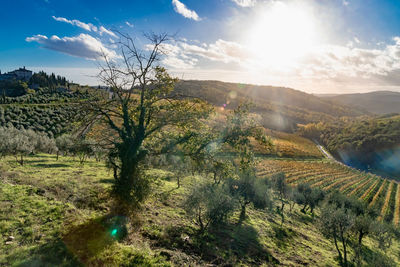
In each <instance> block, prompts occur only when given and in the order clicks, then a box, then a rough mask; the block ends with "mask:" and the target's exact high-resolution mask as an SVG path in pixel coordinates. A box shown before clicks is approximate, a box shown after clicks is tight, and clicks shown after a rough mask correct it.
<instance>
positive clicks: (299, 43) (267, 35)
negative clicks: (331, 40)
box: [246, 2, 317, 67]
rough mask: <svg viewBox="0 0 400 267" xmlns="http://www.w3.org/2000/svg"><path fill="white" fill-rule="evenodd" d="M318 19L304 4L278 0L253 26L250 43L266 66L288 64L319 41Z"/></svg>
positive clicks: (261, 14)
mask: <svg viewBox="0 0 400 267" xmlns="http://www.w3.org/2000/svg"><path fill="white" fill-rule="evenodd" d="M316 39H317V32H316V23H315V21H314V18H313V16H312V13H311V12H310V11H309V10H308V9H307V8H306V7H304V6H301V5H289V4H286V3H282V2H275V3H273V4H271V5H270V6H268V7H267V8H266V9H265V10H262V11H260V14H259V16H258V18H257V19H256V22H255V23H254V25H253V26H251V27H250V29H249V32H248V36H247V37H246V40H247V47H248V48H249V50H250V53H251V54H252V55H253V58H254V59H255V60H256V61H258V62H259V63H260V64H262V65H263V66H274V67H287V66H289V65H293V64H294V63H295V61H296V60H297V59H298V58H300V57H302V56H303V55H305V54H306V53H307V52H308V51H310V49H312V47H313V46H314V44H315V43H316Z"/></svg>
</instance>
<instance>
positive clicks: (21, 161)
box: [19, 154, 24, 166]
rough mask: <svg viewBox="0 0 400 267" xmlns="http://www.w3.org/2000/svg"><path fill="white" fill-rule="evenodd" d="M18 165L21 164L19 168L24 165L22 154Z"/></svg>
mask: <svg viewBox="0 0 400 267" xmlns="http://www.w3.org/2000/svg"><path fill="white" fill-rule="evenodd" d="M19 164H21V166H22V165H24V156H23V155H22V154H21V160H20V162H19Z"/></svg>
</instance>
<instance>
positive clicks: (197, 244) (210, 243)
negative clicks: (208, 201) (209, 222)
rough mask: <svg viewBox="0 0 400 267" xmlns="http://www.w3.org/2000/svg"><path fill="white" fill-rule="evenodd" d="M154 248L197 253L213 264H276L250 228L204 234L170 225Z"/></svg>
mask: <svg viewBox="0 0 400 267" xmlns="http://www.w3.org/2000/svg"><path fill="white" fill-rule="evenodd" d="M156 245H157V246H160V247H164V248H165V247H167V248H169V249H171V250H176V249H180V250H183V251H185V252H186V253H187V254H197V255H198V256H200V257H201V258H202V260H204V261H206V262H209V263H211V264H215V265H220V264H225V265H227V266H230V264H232V265H235V264H237V263H238V262H245V263H246V264H250V265H252V266H253V265H261V264H263V263H270V264H278V263H279V261H278V260H277V259H276V258H274V257H273V256H272V255H271V253H270V252H269V251H268V250H267V249H266V248H264V247H263V245H262V244H261V243H260V240H259V237H258V232H257V230H256V229H255V228H254V227H252V226H249V225H230V224H229V225H220V226H219V227H213V228H210V229H209V231H208V232H206V233H199V232H198V231H196V230H194V229H193V228H189V227H182V226H170V227H167V228H166V229H165V230H164V233H163V235H162V236H160V237H159V240H156Z"/></svg>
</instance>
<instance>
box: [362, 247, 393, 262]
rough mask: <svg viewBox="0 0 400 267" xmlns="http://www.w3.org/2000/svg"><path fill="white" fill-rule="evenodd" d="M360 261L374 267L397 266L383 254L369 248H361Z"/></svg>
mask: <svg viewBox="0 0 400 267" xmlns="http://www.w3.org/2000/svg"><path fill="white" fill-rule="evenodd" d="M361 257H362V259H363V260H364V261H365V262H367V263H368V266H376V267H380V266H382V267H390V266H393V267H394V266H397V265H396V263H395V262H394V261H393V260H392V259H391V258H389V257H388V256H386V255H385V253H383V252H381V251H379V250H378V249H375V250H371V249H370V248H368V247H366V246H363V248H362V255H361Z"/></svg>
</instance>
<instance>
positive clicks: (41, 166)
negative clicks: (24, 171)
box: [30, 162, 70, 168]
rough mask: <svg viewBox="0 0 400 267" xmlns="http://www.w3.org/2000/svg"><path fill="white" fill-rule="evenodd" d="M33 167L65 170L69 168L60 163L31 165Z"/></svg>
mask: <svg viewBox="0 0 400 267" xmlns="http://www.w3.org/2000/svg"><path fill="white" fill-rule="evenodd" d="M30 163H31V162H30ZM33 166H34V167H39V168H66V167H70V166H69V165H67V164H62V163H54V164H35V165H33Z"/></svg>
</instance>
